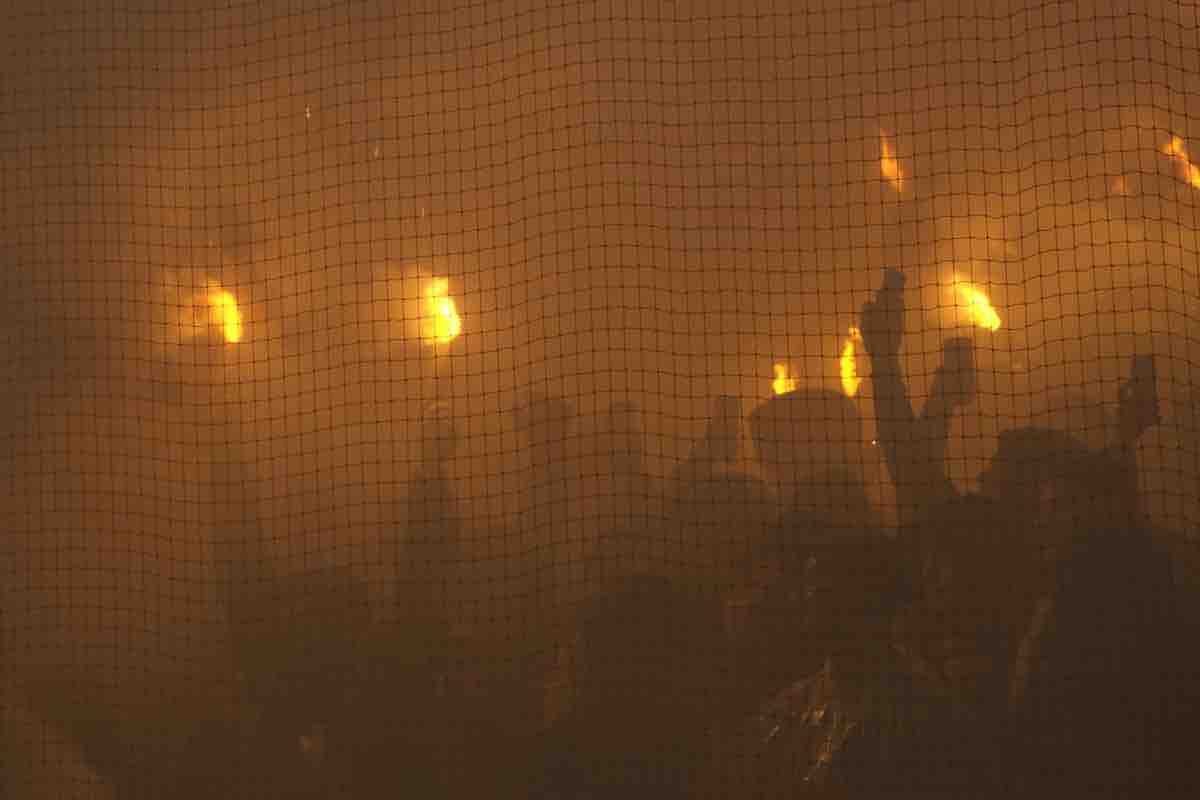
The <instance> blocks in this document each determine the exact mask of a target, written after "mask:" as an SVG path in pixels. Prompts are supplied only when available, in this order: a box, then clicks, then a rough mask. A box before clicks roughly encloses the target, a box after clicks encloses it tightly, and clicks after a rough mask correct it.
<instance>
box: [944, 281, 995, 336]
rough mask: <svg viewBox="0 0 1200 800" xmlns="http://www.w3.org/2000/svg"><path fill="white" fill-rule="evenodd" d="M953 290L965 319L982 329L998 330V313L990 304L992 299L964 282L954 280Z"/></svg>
mask: <svg viewBox="0 0 1200 800" xmlns="http://www.w3.org/2000/svg"><path fill="white" fill-rule="evenodd" d="M954 289H955V292H956V293H957V294H958V299H959V301H960V307H961V308H965V310H966V314H967V319H969V320H970V321H971V324H972V325H976V326H978V327H980V328H983V329H984V330H988V331H996V330H1000V315H999V314H997V313H996V309H995V308H994V307H993V306H992V301H991V300H989V299H988V296H987V295H986V294H985V293H984V292H983V290H982V289H980V288H978V287H977V286H973V285H971V284H969V283H965V282H957V281H956V282H955V284H954Z"/></svg>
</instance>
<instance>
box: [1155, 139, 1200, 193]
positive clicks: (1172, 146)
mask: <svg viewBox="0 0 1200 800" xmlns="http://www.w3.org/2000/svg"><path fill="white" fill-rule="evenodd" d="M1163 153H1165V154H1166V155H1168V156H1170V157H1171V158H1173V159H1175V161H1176V163H1178V164H1179V173H1180V177H1181V178H1183V180H1185V181H1187V182H1188V184H1189V185H1191V187H1192V188H1193V189H1200V167H1198V166H1196V165H1195V164H1193V163H1192V160H1191V158H1190V157H1189V156H1188V151H1187V146H1186V145H1184V143H1183V139H1181V138H1179V137H1178V136H1172V137H1171V141H1169V142H1167V143H1166V144H1165V145H1163Z"/></svg>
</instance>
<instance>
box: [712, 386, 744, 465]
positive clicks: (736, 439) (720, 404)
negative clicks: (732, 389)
mask: <svg viewBox="0 0 1200 800" xmlns="http://www.w3.org/2000/svg"><path fill="white" fill-rule="evenodd" d="M741 442H742V400H741V398H740V397H734V396H732V395H721V396H720V397H718V398H717V399H716V401H715V402H714V403H713V412H712V416H711V417H710V418H709V420H708V427H707V428H706V429H705V431H704V449H705V450H706V452H707V454H708V456H709V457H710V458H711V459H712V460H713V461H716V462H731V461H734V460H736V459H737V457H738V452H739V451H740V450H741Z"/></svg>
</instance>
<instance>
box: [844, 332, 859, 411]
mask: <svg viewBox="0 0 1200 800" xmlns="http://www.w3.org/2000/svg"><path fill="white" fill-rule="evenodd" d="M861 342H862V332H861V331H859V329H858V328H855V327H854V326H851V327H850V333H849V335H848V336H847V337H846V342H845V344H843V345H842V357H841V359H840V364H841V373H842V391H843V392H845V393H846V397H854V395H856V394H858V387H859V386H861V385H862V378H860V377H858V359H857V352H856V351H857V346H858V345H859V344H860V343H861Z"/></svg>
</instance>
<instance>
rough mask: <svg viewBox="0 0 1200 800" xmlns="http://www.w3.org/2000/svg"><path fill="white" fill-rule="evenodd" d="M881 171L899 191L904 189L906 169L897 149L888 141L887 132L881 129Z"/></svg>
mask: <svg viewBox="0 0 1200 800" xmlns="http://www.w3.org/2000/svg"><path fill="white" fill-rule="evenodd" d="M879 172H880V174H881V175H883V177H884V179H885V180H886V181H887V182H888V183H889V184H891V186H892V188H893V189H895V190H896V191H897V192H903V191H904V169H903V168H902V167H901V166H900V160H899V159H897V158H896V151H895V150H894V149H893V148H892V143H891V142H890V141H888V137H887V134H886V133H884V132H883V131H882V130H880V131H879Z"/></svg>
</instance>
